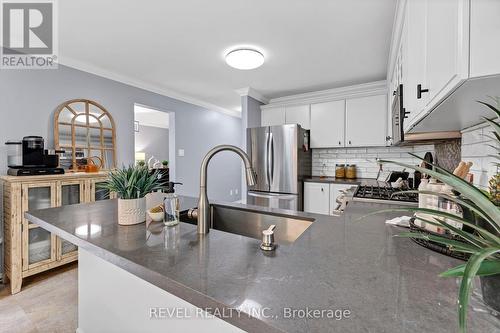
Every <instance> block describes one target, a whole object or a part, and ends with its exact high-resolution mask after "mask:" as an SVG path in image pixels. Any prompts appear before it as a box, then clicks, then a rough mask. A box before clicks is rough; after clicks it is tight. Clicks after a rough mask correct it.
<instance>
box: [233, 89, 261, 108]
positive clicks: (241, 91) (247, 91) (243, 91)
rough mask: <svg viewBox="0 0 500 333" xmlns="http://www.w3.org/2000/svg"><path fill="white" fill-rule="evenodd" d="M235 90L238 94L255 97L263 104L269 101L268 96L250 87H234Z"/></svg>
mask: <svg viewBox="0 0 500 333" xmlns="http://www.w3.org/2000/svg"><path fill="white" fill-rule="evenodd" d="M235 91H236V93H237V94H238V95H240V96H250V97H252V98H253V99H256V100H258V101H259V102H262V103H264V104H267V103H269V98H267V97H266V96H264V95H262V94H261V93H260V92H258V91H257V90H255V89H253V88H252V87H246V88H241V89H236V90H235Z"/></svg>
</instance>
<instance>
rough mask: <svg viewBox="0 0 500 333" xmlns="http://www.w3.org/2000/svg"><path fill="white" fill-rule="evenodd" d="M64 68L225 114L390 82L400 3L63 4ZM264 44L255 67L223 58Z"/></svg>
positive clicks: (82, 0) (227, 0) (219, 0)
mask: <svg viewBox="0 0 500 333" xmlns="http://www.w3.org/2000/svg"><path fill="white" fill-rule="evenodd" d="M58 3H59V17H60V20H59V36H60V39H59V50H60V62H61V63H63V64H67V65H69V66H72V67H76V68H80V69H83V70H87V71H90V72H94V73H97V74H100V75H103V76H108V77H111V78H114V79H118V80H121V81H125V82H127V83H131V84H135V85H138V86H142V87H145V88H148V89H151V90H155V91H158V92H161V93H165V94H168V95H171V96H173V97H177V98H180V99H183V100H188V101H192V102H194V103H196V104H200V105H203V106H207V107H211V108H214V109H219V110H222V111H224V110H229V111H236V110H239V109H240V97H239V96H238V94H237V93H236V92H235V90H236V89H239V88H244V87H252V88H253V89H255V90H257V91H258V92H260V93H261V94H262V95H264V96H265V97H267V98H276V97H281V96H286V95H290V94H296V93H304V92H309V91H315V90H321V89H327V88H335V87H340V86H346V85H351V84H357V83H364V82H370V81H376V80H382V79H385V76H386V75H385V74H386V67H387V60H388V54H389V47H390V39H391V30H392V24H393V16H394V12H395V3H396V0H313V1H310V0H309V1H308V0H216V1H207V0H177V1H172V0H170V1H158V0H142V1H132V0H127V1H111V0H71V1H59V2H58ZM236 46H255V47H257V48H258V49H259V50H261V51H262V52H263V53H264V55H265V57H266V61H265V63H264V65H263V66H262V67H260V68H258V69H256V70H251V71H240V70H236V69H233V68H230V67H229V66H227V65H226V64H225V62H224V54H225V52H226V51H227V50H229V49H231V48H234V47H236Z"/></svg>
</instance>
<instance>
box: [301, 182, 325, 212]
mask: <svg viewBox="0 0 500 333" xmlns="http://www.w3.org/2000/svg"><path fill="white" fill-rule="evenodd" d="M304 211H305V212H309V213H316V214H325V215H328V214H329V213H330V188H329V186H328V184H322V183H304Z"/></svg>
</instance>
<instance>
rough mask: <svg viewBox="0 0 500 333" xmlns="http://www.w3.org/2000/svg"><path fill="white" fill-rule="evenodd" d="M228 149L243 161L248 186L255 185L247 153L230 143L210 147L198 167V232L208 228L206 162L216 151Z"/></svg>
mask: <svg viewBox="0 0 500 333" xmlns="http://www.w3.org/2000/svg"><path fill="white" fill-rule="evenodd" d="M224 150H229V151H232V152H235V153H236V154H238V155H239V156H240V157H241V159H242V160H243V162H244V163H245V174H246V178H247V184H248V185H249V186H252V185H255V182H256V180H255V173H254V171H253V169H252V163H250V158H249V157H248V155H247V154H246V153H245V152H244V151H243V150H241V149H240V148H238V147H236V146H231V145H220V146H217V147H214V148H212V149H211V150H210V151H209V152H208V153H207V155H205V157H204V158H203V161H202V162H201V169H200V197H199V199H198V212H197V215H198V228H197V230H198V233H199V234H207V233H208V231H209V230H210V203H209V202H208V196H207V168H208V163H209V162H210V160H211V159H212V157H213V156H214V155H215V154H217V153H218V152H221V151H224Z"/></svg>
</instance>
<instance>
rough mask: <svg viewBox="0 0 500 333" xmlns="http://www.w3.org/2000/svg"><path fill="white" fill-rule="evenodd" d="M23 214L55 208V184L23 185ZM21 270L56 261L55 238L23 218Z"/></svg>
mask: <svg viewBox="0 0 500 333" xmlns="http://www.w3.org/2000/svg"><path fill="white" fill-rule="evenodd" d="M22 201H23V202H22V208H23V213H24V212H26V211H28V210H35V209H45V208H50V207H55V206H56V184H55V183H53V182H52V183H43V184H42V183H40V184H23V186H22ZM22 234H23V235H22V237H23V249H22V254H23V270H28V269H31V268H34V267H37V266H40V265H44V264H47V263H50V262H52V261H54V260H55V259H56V254H55V244H56V237H55V236H54V235H52V234H51V233H50V232H48V231H46V230H45V229H43V228H40V227H39V226H38V225H36V224H33V223H31V222H29V221H28V220H26V219H24V218H23V233H22Z"/></svg>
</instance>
